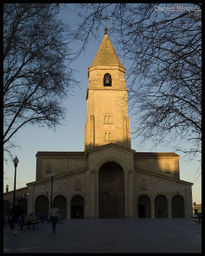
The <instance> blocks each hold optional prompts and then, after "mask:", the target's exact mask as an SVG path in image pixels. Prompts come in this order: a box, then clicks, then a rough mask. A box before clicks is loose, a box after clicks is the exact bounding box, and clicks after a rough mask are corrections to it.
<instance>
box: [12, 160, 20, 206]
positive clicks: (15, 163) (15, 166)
mask: <svg viewBox="0 0 205 256" xmlns="http://www.w3.org/2000/svg"><path fill="white" fill-rule="evenodd" d="M13 163H14V168H15V172H14V195H13V206H14V205H15V201H16V169H17V165H18V163H19V160H18V158H17V156H16V157H15V158H14V160H13Z"/></svg>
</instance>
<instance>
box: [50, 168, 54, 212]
mask: <svg viewBox="0 0 205 256" xmlns="http://www.w3.org/2000/svg"><path fill="white" fill-rule="evenodd" d="M54 175H55V173H54V172H50V176H51V208H52V206H53V177H54Z"/></svg>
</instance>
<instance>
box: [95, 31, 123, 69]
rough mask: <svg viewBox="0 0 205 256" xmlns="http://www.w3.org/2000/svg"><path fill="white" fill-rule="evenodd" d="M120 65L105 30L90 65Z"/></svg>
mask: <svg viewBox="0 0 205 256" xmlns="http://www.w3.org/2000/svg"><path fill="white" fill-rule="evenodd" d="M116 65H117V66H121V67H123V65H122V63H121V61H120V59H119V58H118V56H117V53H116V52H115V49H114V47H113V46H112V43H111V41H110V39H109V37H108V34H107V31H105V35H104V37H103V40H102V43H101V45H100V47H99V49H98V51H97V54H96V56H95V58H94V60H93V63H92V65H91V66H116Z"/></svg>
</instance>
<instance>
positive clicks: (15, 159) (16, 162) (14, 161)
mask: <svg viewBox="0 0 205 256" xmlns="http://www.w3.org/2000/svg"><path fill="white" fill-rule="evenodd" d="M13 163H14V166H15V167H17V165H18V163H19V160H18V158H17V156H16V157H15V158H14V160H13Z"/></svg>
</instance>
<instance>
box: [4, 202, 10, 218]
mask: <svg viewBox="0 0 205 256" xmlns="http://www.w3.org/2000/svg"><path fill="white" fill-rule="evenodd" d="M3 207H4V214H6V215H8V214H9V211H10V208H11V204H10V202H9V201H8V200H4V201H3Z"/></svg>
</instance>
